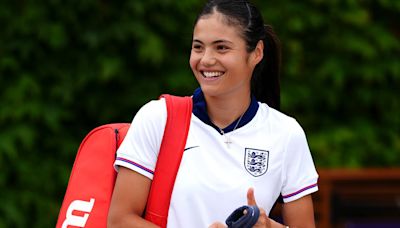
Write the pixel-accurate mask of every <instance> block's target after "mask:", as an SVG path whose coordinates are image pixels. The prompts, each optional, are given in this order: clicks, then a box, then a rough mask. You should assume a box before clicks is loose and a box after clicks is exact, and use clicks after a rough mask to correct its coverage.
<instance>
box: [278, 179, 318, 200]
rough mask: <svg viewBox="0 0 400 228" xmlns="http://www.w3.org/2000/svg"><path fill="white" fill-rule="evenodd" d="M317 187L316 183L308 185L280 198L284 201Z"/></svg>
mask: <svg viewBox="0 0 400 228" xmlns="http://www.w3.org/2000/svg"><path fill="white" fill-rule="evenodd" d="M317 186H318V184H317V183H315V184H312V185H310V186H307V187H305V188H302V189H300V190H299V191H297V192H293V193H291V194H288V195H284V196H282V198H284V199H286V198H290V197H292V196H295V195H297V194H300V193H302V192H304V191H306V190H308V189H310V188H314V187H317Z"/></svg>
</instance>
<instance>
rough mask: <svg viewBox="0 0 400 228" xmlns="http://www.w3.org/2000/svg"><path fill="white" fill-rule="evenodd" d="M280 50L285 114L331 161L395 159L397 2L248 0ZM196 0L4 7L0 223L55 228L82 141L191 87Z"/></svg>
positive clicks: (90, 0) (319, 157) (89, 0)
mask: <svg viewBox="0 0 400 228" xmlns="http://www.w3.org/2000/svg"><path fill="white" fill-rule="evenodd" d="M254 3H255V4H256V5H257V6H259V7H260V9H261V10H262V11H263V14H264V17H265V19H266V21H267V22H268V23H270V24H272V25H273V26H274V28H275V30H276V31H277V33H278V35H279V37H280V38H281V41H282V45H283V52H284V53H283V74H282V109H283V111H284V112H285V113H287V114H289V115H291V116H294V117H296V118H297V119H298V121H299V122H300V123H301V124H302V126H303V127H304V129H305V131H306V133H307V136H308V139H309V143H310V148H311V150H312V152H313V156H314V159H315V162H316V163H317V164H318V165H319V166H325V167H338V166H346V167H364V166H397V165H398V164H399V162H400V153H399V151H400V134H399V133H400V102H399V89H400V62H399V60H400V58H399V56H400V40H399V36H400V30H399V28H398V23H399V17H398V15H399V14H400V1H395V0H392V1H390V0H375V1H372V0H369V1H368V0H366V1H361V0H343V1H335V0H330V1H322V0H305V1H276V0H275V1H273V0H271V1H267V2H266V1H261V0H259V1H254ZM202 5H203V2H202V1H199V0H185V1H170V0H148V1H115V2H112V1H94V0H85V1H76V0H75V1H59V0H50V1H46V2H44V3H40V4H39V3H37V2H36V1H29V0H27V1H14V2H12V1H1V2H0V27H1V29H0V88H1V89H0V104H1V106H0V129H1V130H0V169H1V171H2V172H0V202H2V204H1V206H0V214H1V215H2V216H0V227H28V226H29V227H53V226H54V224H55V220H56V218H57V214H58V209H59V207H60V204H61V202H62V199H63V195H64V193H65V188H66V185H67V181H68V177H69V173H70V170H71V167H72V164H73V161H74V158H75V154H76V151H77V148H78V146H79V143H80V141H81V140H82V139H83V137H84V136H85V135H86V133H88V132H89V131H90V130H91V129H93V128H94V127H96V126H99V125H101V124H105V123H110V122H130V121H131V119H132V117H133V115H134V113H135V112H136V111H137V110H138V109H139V108H140V106H141V105H143V104H144V103H145V102H147V101H148V100H150V99H156V98H157V97H158V95H160V94H161V93H173V94H178V95H187V94H191V93H192V91H193V90H194V89H195V88H196V86H197V84H196V82H195V80H194V78H193V76H192V75H191V71H190V68H189V65H188V58H189V53H190V45H191V34H192V25H193V21H194V18H195V16H196V14H197V12H198V11H199V10H200V7H201V6H202Z"/></svg>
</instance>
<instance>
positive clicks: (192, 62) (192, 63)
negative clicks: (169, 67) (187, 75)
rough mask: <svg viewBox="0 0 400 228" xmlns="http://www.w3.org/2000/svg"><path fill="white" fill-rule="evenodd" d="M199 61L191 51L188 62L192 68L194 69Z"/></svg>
mask: <svg viewBox="0 0 400 228" xmlns="http://www.w3.org/2000/svg"><path fill="white" fill-rule="evenodd" d="M198 62H199V58H198V57H197V56H196V54H194V53H193V52H191V53H190V58H189V64H190V68H192V70H196V66H197V64H198Z"/></svg>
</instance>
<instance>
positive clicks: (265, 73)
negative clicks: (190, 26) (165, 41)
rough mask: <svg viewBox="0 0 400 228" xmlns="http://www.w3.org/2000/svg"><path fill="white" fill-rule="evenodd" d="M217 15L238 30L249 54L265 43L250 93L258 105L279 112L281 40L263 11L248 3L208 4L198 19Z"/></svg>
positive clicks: (239, 0) (212, 0) (225, 0)
mask: <svg viewBox="0 0 400 228" xmlns="http://www.w3.org/2000/svg"><path fill="white" fill-rule="evenodd" d="M214 11H216V12H219V13H221V14H223V15H224V16H225V17H224V20H226V21H225V22H226V23H227V24H228V25H233V26H239V27H240V28H241V29H242V31H243V32H242V35H243V38H244V40H245V41H246V43H247V51H248V52H251V51H253V50H254V49H255V48H256V46H257V43H258V42H259V41H260V40H262V41H263V42H264V58H263V59H262V60H261V62H260V63H259V64H257V66H256V67H255V69H254V71H253V75H252V79H251V92H252V94H253V95H254V96H255V97H256V98H257V100H258V101H261V102H264V103H267V104H268V105H269V106H271V107H273V108H275V109H278V110H279V109H280V83H279V74H280V67H281V48H280V42H279V39H278V37H277V36H276V34H275V32H274V31H273V29H272V27H271V26H270V25H264V20H263V18H262V16H261V13H260V11H259V10H258V9H257V8H256V7H255V6H254V5H253V4H251V3H250V2H248V1H246V0H209V1H208V2H207V3H206V5H205V6H204V8H203V10H202V11H201V12H200V14H199V15H198V16H197V19H196V20H195V24H196V23H197V21H198V20H199V19H200V18H201V17H203V16H206V15H210V14H212V13H213V12H214Z"/></svg>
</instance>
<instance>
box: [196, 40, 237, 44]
mask: <svg viewBox="0 0 400 228" xmlns="http://www.w3.org/2000/svg"><path fill="white" fill-rule="evenodd" d="M193 42H198V43H201V44H204V43H203V42H202V41H201V40H198V39H194V40H193ZM220 43H230V44H233V43H232V42H231V41H228V40H216V41H213V42H212V44H220Z"/></svg>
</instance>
